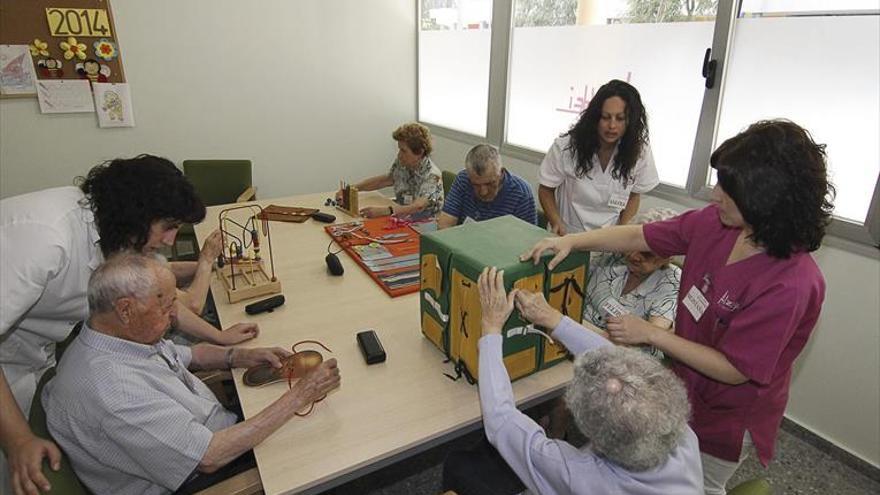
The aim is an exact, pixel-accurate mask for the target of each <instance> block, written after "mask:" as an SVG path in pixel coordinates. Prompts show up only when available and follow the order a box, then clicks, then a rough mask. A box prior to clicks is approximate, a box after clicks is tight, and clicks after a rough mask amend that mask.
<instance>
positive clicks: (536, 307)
mask: <svg viewBox="0 0 880 495" xmlns="http://www.w3.org/2000/svg"><path fill="white" fill-rule="evenodd" d="M516 309H518V310H519V313H520V315H522V317H523V318H525V319H526V320H529V321H530V322H532V323H534V324H535V325H539V326H542V327H544V328H548V329H550V330H553V329H554V328H556V327H557V326H558V325H559V322H560V321H561V320H562V313H560V312H559V311H556V310H555V309H553V307H552V306H550V304H548V303H547V300H546V299H544V294H541V293H535V292H527V291H524V290H521V291H519V292H517V293H516Z"/></svg>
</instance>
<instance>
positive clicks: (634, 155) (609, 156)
mask: <svg viewBox="0 0 880 495" xmlns="http://www.w3.org/2000/svg"><path fill="white" fill-rule="evenodd" d="M538 180H539V182H540V186H539V187H538V199H539V200H540V201H541V207H542V208H544V213H546V214H547V223H548V225H549V226H550V230H551V231H552V232H554V233H555V234H558V235H565V234H567V233H574V232H583V231H586V230H593V229H598V228H601V227H608V226H610V225H614V224H621V225H622V224H625V223H627V222H628V221H629V220H630V218H632V217H633V215H635V214H636V212H637V211H639V198H640V195H641V194H642V193H646V192H648V191H650V190H651V189H654V187H656V186H657V184H659V183H660V179H659V177H658V176H657V169H656V167H655V166H654V156H653V154H652V153H651V148H650V147H649V146H648V116H647V113H646V112H645V106H644V105H643V104H642V98H641V96H640V95H639V92H638V91H637V90H636V88H634V87H633V86H632V85H630V84H628V83H625V82H623V81H619V80H617V79H613V80H611V81H609V82H608V83H606V84H605V85H604V86H602V87H601V88H599V91H597V92H596V94H595V96H593V98H592V99H591V100H590V104H589V105H588V106H587V108H586V109H585V110H584V111H583V113H581V116H580V118H579V119H578V121H577V123H575V124H574V125H573V126H572V128H571V129H570V130H569V131H568V132H566V133H565V134H563V135H561V136H560V137H558V138H556V141H554V142H553V145H552V146H551V147H550V150H549V151H548V152H547V154H546V155H545V156H544V161H543V162H541V168H540V170H539V171H538Z"/></svg>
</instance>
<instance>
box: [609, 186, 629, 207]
mask: <svg viewBox="0 0 880 495" xmlns="http://www.w3.org/2000/svg"><path fill="white" fill-rule="evenodd" d="M627 202H629V193H627V192H626V191H615V192H612V193H611V198H609V199H608V206H610V207H612V208H614V209H617V210H622V209H624V208H626V203H627Z"/></svg>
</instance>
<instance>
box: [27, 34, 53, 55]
mask: <svg viewBox="0 0 880 495" xmlns="http://www.w3.org/2000/svg"><path fill="white" fill-rule="evenodd" d="M28 49H29V50H30V51H31V56H32V57H36V56H37V55H42V56H44V57H48V56H49V43H46V42H45V41H42V40H40V38H34V42H33V43H31V44H30V45H29V46H28Z"/></svg>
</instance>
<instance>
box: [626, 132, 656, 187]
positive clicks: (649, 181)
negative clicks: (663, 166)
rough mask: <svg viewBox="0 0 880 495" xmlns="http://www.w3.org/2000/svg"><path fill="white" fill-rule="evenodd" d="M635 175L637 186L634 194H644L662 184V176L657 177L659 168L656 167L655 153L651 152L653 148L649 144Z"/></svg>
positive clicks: (635, 185)
mask: <svg viewBox="0 0 880 495" xmlns="http://www.w3.org/2000/svg"><path fill="white" fill-rule="evenodd" d="M633 175H634V177H633V179H634V180H635V184H633V188H632V192H634V193H636V194H644V193H646V192H648V191H650V190H651V189H654V188H655V187H657V184H659V183H660V176H659V175H657V167H656V166H655V165H654V153H652V152H651V147H650V146H648V145H647V144H646V145H645V147H644V148H643V149H642V155H641V156H640V157H639V160H638V161H637V162H636V168H635V170H634V174H633Z"/></svg>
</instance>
